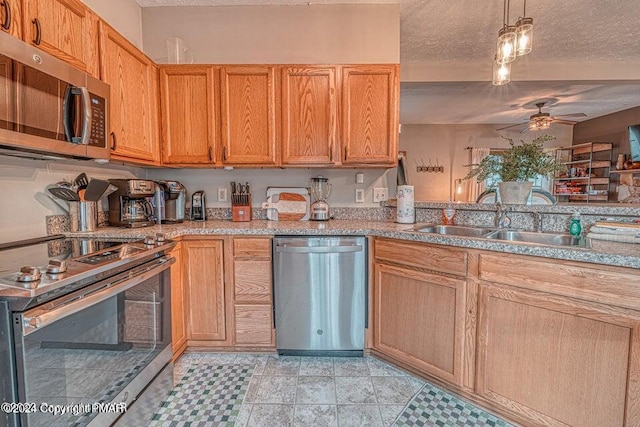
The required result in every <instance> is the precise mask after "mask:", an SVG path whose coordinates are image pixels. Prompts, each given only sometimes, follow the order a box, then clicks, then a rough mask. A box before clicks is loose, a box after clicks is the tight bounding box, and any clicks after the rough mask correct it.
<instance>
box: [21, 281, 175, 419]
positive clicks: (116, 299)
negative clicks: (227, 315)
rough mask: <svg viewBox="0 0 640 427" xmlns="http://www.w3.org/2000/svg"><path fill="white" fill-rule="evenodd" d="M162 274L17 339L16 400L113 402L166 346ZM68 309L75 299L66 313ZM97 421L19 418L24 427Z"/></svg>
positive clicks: (167, 313) (80, 416)
mask: <svg viewBox="0 0 640 427" xmlns="http://www.w3.org/2000/svg"><path fill="white" fill-rule="evenodd" d="M167 275H168V272H167V271H165V272H163V273H161V274H157V275H155V276H153V277H152V278H151V279H148V280H146V281H144V282H142V283H140V284H138V285H136V286H134V287H132V288H129V289H127V290H126V291H123V292H120V293H117V294H116V295H114V296H111V297H109V298H108V299H105V300H103V301H100V302H98V303H96V304H94V305H91V306H89V307H86V308H83V309H82V310H80V311H78V312H76V313H74V314H71V315H68V316H65V317H63V318H61V319H59V320H56V321H54V322H53V323H50V324H48V325H46V326H44V327H42V328H37V329H36V330H35V331H34V332H31V333H29V334H28V335H22V334H21V335H22V336H20V337H19V339H17V340H16V341H17V344H18V346H17V350H16V352H17V353H18V354H17V358H16V359H17V364H18V372H22V373H23V375H22V378H20V375H19V376H18V382H19V389H20V390H19V394H20V401H21V402H35V403H36V404H38V405H40V404H42V403H47V404H49V405H73V404H93V403H97V402H103V403H108V402H111V401H112V399H113V398H114V397H115V396H116V395H117V394H118V393H120V392H121V391H122V390H123V389H124V388H125V387H126V386H127V385H128V384H129V383H130V382H131V381H132V380H134V378H135V377H136V375H137V374H138V373H140V372H141V371H142V370H143V369H144V368H145V367H146V366H147V365H148V364H149V363H150V362H151V361H152V360H153V359H154V358H155V357H156V356H157V355H158V354H159V353H160V352H161V351H162V350H163V349H164V348H166V347H167V346H168V345H170V343H171V332H170V325H169V324H168V323H170V303H169V301H168V300H169V297H170V294H169V292H170V291H169V290H168V287H167V286H163V284H165V283H169V281H168V280H167ZM98 292H101V291H99V290H98V291H96V294H97V293H98ZM72 304H77V300H76V301H71V302H70V303H68V305H67V306H71V305H72ZM56 309H58V310H60V309H64V307H58V308H56ZM40 313H41V312H40ZM18 317H22V318H23V319H22V320H21V321H22V322H25V321H28V320H29V318H28V312H27V313H24V314H23V315H18ZM42 318H45V316H42ZM25 319H26V320H25ZM20 330H21V331H23V329H20ZM21 365H22V369H20V367H21ZM81 412H82V411H81ZM95 415H97V414H95V413H86V412H82V413H79V414H66V415H64V416H52V415H51V414H47V413H41V412H39V413H35V414H27V415H23V417H26V418H27V424H28V425H29V426H31V425H38V426H40V425H42V426H46V425H61V424H60V423H61V422H63V423H64V424H66V425H72V424H73V425H84V424H86V423H88V422H89V421H91V419H92V418H93V417H94V416H95Z"/></svg>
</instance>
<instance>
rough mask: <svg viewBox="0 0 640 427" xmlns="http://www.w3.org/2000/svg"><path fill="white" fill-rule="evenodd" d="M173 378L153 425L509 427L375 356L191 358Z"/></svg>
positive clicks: (196, 355)
mask: <svg viewBox="0 0 640 427" xmlns="http://www.w3.org/2000/svg"><path fill="white" fill-rule="evenodd" d="M174 375H175V380H176V383H177V384H178V385H177V386H176V388H175V389H174V391H173V392H172V395H171V396H169V397H168V398H167V400H166V401H165V402H163V403H162V405H161V406H160V408H159V410H158V412H157V413H156V416H155V418H154V422H153V423H152V425H153V426H179V425H190V426H197V425H201V426H212V425H221V426H233V425H235V426H239V427H243V426H248V427H259V426H268V427H275V426H314V427H315V426H318V427H320V426H340V427H348V426H392V425H393V426H461V427H462V426H464V427H472V426H500V427H507V426H510V424H508V423H507V422H505V421H504V420H501V419H499V418H497V417H495V416H493V415H492V414H489V413H487V412H485V411H483V410H482V409H480V408H478V407H476V406H475V405H472V404H470V403H468V402H465V401H463V400H460V399H458V398H457V397H455V396H453V395H451V394H449V393H447V392H445V391H443V390H441V389H439V388H437V387H435V386H433V385H431V384H430V383H427V382H425V381H423V380H422V379H419V378H417V377H414V376H412V375H409V374H407V373H405V372H403V371H401V370H399V369H396V368H395V367H393V366H390V365H389V364H387V363H386V362H383V361H382V360H380V359H377V358H375V357H373V356H367V357H364V358H343V357H340V358H323V357H280V356H275V355H250V354H220V353H187V354H185V355H183V356H182V357H181V358H180V360H178V361H177V363H176V365H175V370H174ZM230 376H231V377H233V378H230ZM194 389H196V390H198V392H195V393H194Z"/></svg>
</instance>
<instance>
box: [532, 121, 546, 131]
mask: <svg viewBox="0 0 640 427" xmlns="http://www.w3.org/2000/svg"><path fill="white" fill-rule="evenodd" d="M550 127H551V120H550V119H541V120H534V121H532V122H529V130H531V131H536V130H545V129H549V128H550Z"/></svg>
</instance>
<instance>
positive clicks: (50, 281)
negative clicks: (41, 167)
mask: <svg viewBox="0 0 640 427" xmlns="http://www.w3.org/2000/svg"><path fill="white" fill-rule="evenodd" d="M174 245H175V243H173V242H171V241H168V240H166V239H164V238H163V236H158V238H157V240H156V239H152V238H149V239H145V241H138V242H109V241H96V240H90V239H65V238H64V236H54V237H51V238H42V239H33V240H29V241H22V242H13V243H12V244H3V245H0V260H1V261H2V263H1V264H0V276H2V277H1V279H0V341H1V342H2V348H3V351H2V352H0V377H1V378H2V379H3V381H2V385H1V387H2V388H1V389H0V392H1V393H2V398H3V400H4V401H5V402H16V403H18V402H20V403H26V402H30V403H35V404H36V405H37V407H38V408H41V406H40V405H42V404H49V405H55V404H59V403H60V402H63V403H64V404H74V403H89V407H91V405H92V404H94V403H95V404H99V403H102V404H109V403H114V404H118V403H121V402H124V403H127V404H132V403H133V402H134V401H135V400H136V398H137V397H138V396H139V395H140V393H141V392H142V391H143V390H144V389H145V387H146V386H147V385H148V384H149V383H150V382H151V381H152V380H153V378H154V377H156V375H157V374H158V373H159V372H160V371H162V370H163V369H164V368H165V366H167V364H168V363H169V361H170V359H171V354H172V349H171V279H170V277H171V276H170V272H169V267H170V266H171V264H173V263H174V262H175V259H174V258H171V257H170V256H168V255H167V254H168V253H169V251H170V250H171V249H172V248H173V246H174ZM87 251H88V252H87ZM47 258H51V259H49V261H45V260H46V259H47ZM24 260H28V261H30V262H31V265H32V267H28V268H27V267H22V268H20V265H22V264H23V263H24ZM16 269H20V270H24V271H27V270H28V272H27V273H28V274H32V273H34V272H36V271H38V272H40V278H39V279H38V280H35V281H33V282H27V283H20V282H17V281H16V280H15V279H17V278H18V277H19V276H20V275H21V273H8V274H7V271H13V270H16ZM27 273H22V274H27ZM167 391H168V390H167ZM134 406H135V405H134ZM120 415H122V413H118V412H97V411H91V410H89V409H86V406H82V407H79V408H77V410H75V411H71V412H67V413H65V414H62V415H58V416H55V415H52V414H51V413H47V412H46V411H45V412H43V411H42V410H38V411H35V412H29V411H23V412H22V413H21V414H1V415H0V425H9V426H18V425H20V426H35V425H37V426H41V425H42V426H47V425H78V426H84V425H101V426H102V425H110V424H112V423H113V422H114V421H116V419H117V418H118V417H119V416H120ZM2 417H4V418H2Z"/></svg>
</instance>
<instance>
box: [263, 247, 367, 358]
mask: <svg viewBox="0 0 640 427" xmlns="http://www.w3.org/2000/svg"><path fill="white" fill-rule="evenodd" d="M273 252H274V254H273V274H274V281H273V286H274V297H275V322H276V347H277V349H278V353H279V354H288V355H340V356H347V355H352V356H360V355H362V352H363V350H364V330H365V320H366V315H367V306H366V301H367V300H366V295H367V292H366V283H367V281H366V275H367V270H366V240H365V238H364V237H277V238H275V239H274V240H273Z"/></svg>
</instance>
